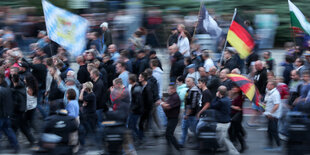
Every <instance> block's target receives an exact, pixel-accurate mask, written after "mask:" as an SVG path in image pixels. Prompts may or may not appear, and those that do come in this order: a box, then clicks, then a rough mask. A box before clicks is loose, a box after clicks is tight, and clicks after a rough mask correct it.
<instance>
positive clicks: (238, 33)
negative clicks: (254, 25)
mask: <svg viewBox="0 0 310 155" xmlns="http://www.w3.org/2000/svg"><path fill="white" fill-rule="evenodd" d="M227 41H228V42H229V44H230V45H231V46H233V47H234V48H235V49H236V50H237V52H238V53H239V55H240V58H241V59H245V58H246V57H248V56H249V55H250V54H251V51H252V49H253V48H254V45H255V43H254V39H253V38H252V36H251V35H250V33H249V31H248V29H247V27H246V26H245V25H244V20H242V19H241V18H240V17H239V16H238V14H236V15H235V18H234V20H233V22H232V23H231V25H230V27H229V30H228V34H227Z"/></svg>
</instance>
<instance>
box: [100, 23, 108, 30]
mask: <svg viewBox="0 0 310 155" xmlns="http://www.w3.org/2000/svg"><path fill="white" fill-rule="evenodd" d="M100 27H101V29H102V31H106V30H107V29H108V27H109V24H108V23H107V22H103V23H102V24H101V25H100Z"/></svg>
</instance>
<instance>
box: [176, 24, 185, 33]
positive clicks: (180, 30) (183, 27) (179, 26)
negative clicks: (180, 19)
mask: <svg viewBox="0 0 310 155" xmlns="http://www.w3.org/2000/svg"><path fill="white" fill-rule="evenodd" d="M177 29H178V31H179V32H180V33H181V32H183V31H184V30H185V26H184V25H183V24H178V26H177Z"/></svg>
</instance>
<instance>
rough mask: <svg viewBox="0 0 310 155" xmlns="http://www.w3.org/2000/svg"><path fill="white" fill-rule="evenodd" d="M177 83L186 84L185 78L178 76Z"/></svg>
mask: <svg viewBox="0 0 310 155" xmlns="http://www.w3.org/2000/svg"><path fill="white" fill-rule="evenodd" d="M177 81H179V82H182V83H185V78H184V77H183V76H178V77H177Z"/></svg>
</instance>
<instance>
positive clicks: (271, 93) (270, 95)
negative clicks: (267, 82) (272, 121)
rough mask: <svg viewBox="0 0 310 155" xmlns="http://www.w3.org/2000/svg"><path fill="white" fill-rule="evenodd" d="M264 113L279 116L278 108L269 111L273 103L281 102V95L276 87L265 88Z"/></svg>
mask: <svg viewBox="0 0 310 155" xmlns="http://www.w3.org/2000/svg"><path fill="white" fill-rule="evenodd" d="M265 102H266V107H265V112H264V114H265V115H271V116H272V117H275V118H279V117H280V110H279V108H278V109H277V110H276V111H275V112H274V113H271V111H272V109H273V107H274V106H275V105H277V104H278V105H280V104H281V96H280V93H279V91H278V90H277V88H273V89H272V90H267V93H266V96H265Z"/></svg>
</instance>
